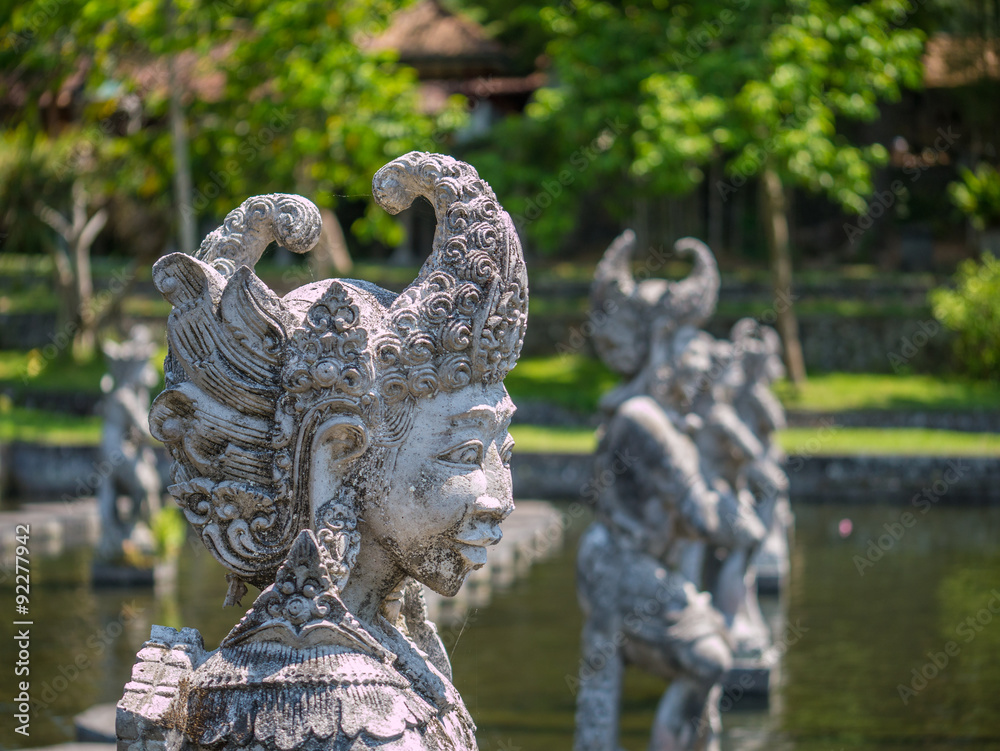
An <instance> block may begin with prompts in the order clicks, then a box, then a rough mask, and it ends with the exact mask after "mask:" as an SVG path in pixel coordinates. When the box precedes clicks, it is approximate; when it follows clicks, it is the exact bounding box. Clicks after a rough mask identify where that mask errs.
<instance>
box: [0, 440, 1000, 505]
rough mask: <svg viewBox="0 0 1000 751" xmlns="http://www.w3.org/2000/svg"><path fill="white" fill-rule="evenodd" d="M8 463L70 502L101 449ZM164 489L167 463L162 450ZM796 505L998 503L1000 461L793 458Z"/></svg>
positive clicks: (587, 487) (540, 487) (580, 458)
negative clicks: (919, 500)
mask: <svg viewBox="0 0 1000 751" xmlns="http://www.w3.org/2000/svg"><path fill="white" fill-rule="evenodd" d="M4 458H5V459H6V461H5V463H4V464H5V467H6V470H5V472H4V474H6V475H7V487H6V488H4V489H3V491H4V492H3V497H5V498H6V497H13V498H17V499H20V500H24V501H29V502H30V501H57V500H62V501H71V500H73V499H75V498H78V497H81V496H88V495H93V494H94V492H95V490H96V488H97V484H98V483H99V481H100V476H101V473H102V472H106V471H108V470H109V468H107V467H102V466H101V464H100V462H98V461H97V448H96V447H89V446H84V447H66V446H59V447H54V446H39V445H35V444H14V445H12V446H10V447H9V448H8V449H7V451H6V453H5V456H4ZM158 459H159V466H160V472H161V474H162V475H163V478H164V485H166V484H167V482H168V475H167V470H168V466H169V459H168V457H167V455H166V452H165V451H162V450H161V451H159V452H158ZM592 466H593V457H592V456H590V455H589V454H530V453H517V454H515V456H514V460H513V462H512V465H511V470H512V473H513V480H514V497H515V498H541V499H546V500H555V499H567V500H578V499H583V500H584V501H587V500H592V499H594V498H596V497H597V493H598V492H599V491H600V488H601V486H602V484H605V483H611V482H614V478H613V477H603V478H602V477H597V478H595V477H594V476H593V470H592ZM786 469H787V471H788V475H789V478H790V480H791V493H792V498H793V501H794V503H841V502H842V503H859V504H871V503H875V502H888V503H897V504H903V503H906V504H909V503H911V502H914V499H915V498H923V499H925V500H926V501H927V502H929V503H933V504H939V505H949V506H950V505H956V506H962V505H992V504H1000V459H998V458H982V457H977V458H947V457H928V456H915V457H914V456H810V457H806V456H791V457H789V459H788V463H787V466H786Z"/></svg>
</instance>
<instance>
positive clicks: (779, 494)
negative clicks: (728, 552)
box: [730, 318, 795, 631]
mask: <svg viewBox="0 0 1000 751" xmlns="http://www.w3.org/2000/svg"><path fill="white" fill-rule="evenodd" d="M730 339H731V340H732V342H733V348H734V349H735V350H736V351H737V352H738V353H739V357H738V363H739V365H740V367H739V368H738V370H739V374H738V382H739V384H740V385H739V387H738V388H737V391H736V395H735V397H734V399H733V406H734V407H735V408H736V411H737V413H738V414H739V416H740V419H741V420H743V422H744V423H745V424H746V425H747V427H749V428H750V430H752V431H753V433H754V435H755V436H756V437H757V440H758V441H760V443H761V445H762V446H763V447H764V451H765V453H766V459H765V460H764V461H763V462H760V463H759V466H758V470H760V471H758V472H757V473H756V476H757V477H758V478H759V481H758V482H757V483H756V493H757V494H758V495H759V496H760V497H761V498H762V499H763V500H762V503H761V505H762V508H763V509H764V513H763V517H764V519H765V524H767V527H768V533H767V538H766V539H765V540H764V542H763V544H762V545H761V547H760V549H759V550H758V551H757V553H756V555H755V556H754V560H753V562H752V565H751V570H752V571H753V573H754V576H756V577H757V582H758V585H759V584H761V583H766V589H767V590H768V591H776V590H778V589H779V588H780V586H781V582H782V581H784V579H785V577H786V576H787V575H788V567H789V551H788V546H789V544H790V539H791V536H792V530H793V527H794V525H795V518H794V516H793V514H792V507H791V503H790V502H789V498H788V476H787V475H786V474H785V472H784V470H782V469H781V465H782V463H783V462H784V460H785V454H784V452H783V451H782V450H781V446H780V445H779V444H778V443H777V442H776V441H775V439H774V432H775V431H776V430H780V429H781V428H784V427H785V409H784V407H782V406H781V402H779V401H778V398H777V397H776V396H775V395H774V392H773V391H771V386H772V384H773V383H774V382H775V381H776V380H778V379H779V378H781V377H782V376H784V374H785V366H784V364H783V363H782V361H781V339H780V338H779V336H778V332H777V331H775V330H774V329H773V328H771V327H770V326H765V325H762V324H761V323H760V322H758V321H756V320H754V319H752V318H742V319H740V320H739V321H737V322H736V324H735V325H734V326H733V328H732V331H731V332H730ZM761 577H763V580H762V579H761ZM754 589H756V587H754ZM758 631H759V629H758Z"/></svg>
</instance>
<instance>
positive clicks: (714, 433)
mask: <svg viewBox="0 0 1000 751" xmlns="http://www.w3.org/2000/svg"><path fill="white" fill-rule="evenodd" d="M634 244H635V237H634V235H633V234H632V233H631V232H625V233H624V234H622V235H621V236H620V237H619V238H618V239H617V240H615V242H614V243H613V244H612V245H611V246H610V247H609V248H608V250H607V252H606V253H605V256H604V258H603V259H602V261H601V263H600V264H599V265H598V268H597V272H596V276H595V279H594V285H593V288H592V294H591V302H592V312H593V314H594V315H593V318H594V320H595V321H597V320H600V321H601V324H600V325H599V326H598V328H597V331H596V332H595V336H594V342H595V345H596V348H597V350H598V352H599V353H600V355H601V357H602V359H604V361H605V363H606V364H607V365H608V366H609V367H611V368H613V369H615V370H617V371H618V372H620V373H622V374H623V375H624V376H626V378H627V380H626V381H625V382H623V384H622V385H620V386H619V387H617V388H616V389H614V390H613V391H611V392H610V393H608V394H606V395H605V396H604V398H603V399H602V402H601V404H602V407H603V409H604V411H605V421H604V425H603V427H602V431H601V441H600V445H599V446H598V450H597V455H596V457H595V471H594V477H595V482H594V484H593V485H592V486H591V489H592V490H594V491H596V492H594V493H592V495H594V496H596V500H595V513H596V517H597V520H596V521H595V523H594V524H593V526H592V527H591V528H590V529H589V530H588V531H587V532H586V533H585V534H584V536H583V538H582V540H581V544H580V550H579V554H578V559H577V571H578V593H579V598H580V604H581V607H582V608H583V610H584V614H585V618H586V620H585V626H584V630H583V639H582V649H583V655H582V659H581V667H580V678H579V692H578V695H577V727H576V739H575V748H576V749H577V751H584V750H585V749H586V750H591V749H592V750H593V751H597V749H609V748H616V747H617V736H618V711H619V709H618V708H619V703H620V698H621V680H622V669H623V666H624V664H625V663H627V662H631V663H634V664H635V665H637V666H638V667H640V668H642V669H644V670H646V671H648V672H651V673H653V674H654V675H657V676H659V677H662V678H663V679H665V680H667V681H669V682H670V685H669V687H668V689H667V691H666V693H665V694H664V695H663V698H662V700H661V702H660V706H659V709H658V711H657V715H656V719H655V721H654V725H653V730H652V737H651V742H650V743H651V745H650V747H651V748H671V749H695V748H697V749H717V748H718V739H717V738H718V732H719V722H720V720H719V711H718V702H719V695H720V682H721V681H722V679H723V677H724V676H725V675H726V674H727V673H728V672H729V671H730V669H731V667H732V665H733V661H734V656H735V657H738V658H742V659H741V663H745V658H747V657H754V656H756V657H760V656H761V655H762V654H763V652H764V650H765V649H766V648H767V646H768V644H769V634H768V631H767V626H766V624H765V622H764V619H763V616H762V615H761V614H760V608H759V606H758V604H757V600H756V587H755V586H754V581H753V579H754V571H755V568H754V566H755V561H756V560H757V557H758V556H760V555H761V553H760V550H761V543H762V542H763V540H764V539H765V537H767V536H768V533H769V530H771V529H772V528H774V527H778V530H777V532H776V533H775V534H776V535H777V536H779V537H780V536H781V535H783V534H784V526H783V525H785V524H787V523H788V521H787V517H788V514H789V513H790V512H788V511H787V491H788V478H787V476H786V475H785V474H784V472H783V471H782V469H781V466H780V464H781V461H782V459H783V457H782V456H781V453H780V451H779V450H778V449H777V448H776V447H775V446H774V444H773V443H772V441H771V435H772V433H773V432H774V430H776V429H777V428H779V427H781V426H783V424H784V413H783V411H782V409H781V406H780V404H779V403H778V401H777V400H776V399H775V398H774V396H773V395H772V394H771V392H770V390H769V388H768V386H769V384H770V382H771V380H773V379H774V378H775V377H776V376H777V375H779V374H780V360H779V359H778V347H777V344H778V343H777V338H776V334H774V332H773V331H772V330H771V329H769V328H767V327H766V326H759V325H758V324H757V322H756V321H752V320H749V319H746V320H743V321H740V322H739V323H737V325H736V326H735V327H734V328H733V331H732V332H731V336H732V341H720V340H716V339H715V338H714V337H712V336H710V335H709V334H708V333H706V332H705V331H702V330H701V327H702V326H703V325H704V324H705V322H706V321H707V320H708V318H709V316H710V315H711V314H712V312H713V311H714V309H715V305H716V302H717V299H718V290H719V274H718V269H717V267H716V264H715V259H714V257H713V256H712V254H711V251H709V249H708V248H707V247H706V246H705V245H704V244H703V243H701V242H699V241H697V240H694V239H692V238H685V239H683V240H680V241H678V242H677V244H676V245H675V249H676V251H677V252H678V253H681V254H684V255H688V256H690V257H692V259H693V268H692V271H691V274H690V275H689V276H688V277H687V278H686V279H684V280H682V281H679V282H668V281H665V280H661V279H646V280H644V281H641V282H636V280H635V279H634V278H633V276H632V272H631V267H630V263H631V257H632V251H633V246H634ZM599 311H600V312H602V313H603V314H604V315H603V316H598V315H597V314H598V312H599ZM607 478H612V479H611V481H610V482H609V481H607ZM778 554H779V555H781V554H783V555H785V556H787V548H785V549H783V550H779V553H778Z"/></svg>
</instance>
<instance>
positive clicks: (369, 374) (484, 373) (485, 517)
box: [118, 152, 528, 750]
mask: <svg viewBox="0 0 1000 751" xmlns="http://www.w3.org/2000/svg"><path fill="white" fill-rule="evenodd" d="M373 193H374V197H375V200H376V201H377V202H378V203H379V205H381V206H382V207H383V208H385V209H386V210H388V211H389V212H390V213H393V214H395V213H398V212H399V211H401V210H403V209H405V208H406V207H408V206H409V205H410V204H411V203H412V202H413V200H414V199H415V198H416V197H417V196H423V197H425V198H426V199H427V200H428V201H429V202H430V203H431V205H432V206H433V207H434V210H435V214H436V217H437V230H436V234H435V237H434V246H433V251H432V253H431V256H430V258H429V259H428V260H427V262H426V263H425V264H424V266H423V268H422V269H421V271H420V274H419V276H418V277H417V279H416V280H415V281H414V282H413V283H412V284H411V285H410V286H409V287H408V288H407V289H406V290H404V291H403V292H402V293H401V294H399V295H396V294H394V293H392V292H389V291H387V290H384V289H381V288H380V287H377V286H375V285H373V284H370V283H368V282H364V281H357V280H348V279H343V280H337V279H328V280H323V281H319V282H314V283H312V284H308V285H306V286H304V287H300V288H299V289H296V290H294V291H292V292H290V293H289V294H288V295H286V296H285V297H283V298H279V297H277V296H276V295H275V294H274V293H273V292H272V291H271V290H270V289H269V288H268V287H267V285H265V284H264V283H263V282H262V281H261V280H260V279H259V278H257V277H256V276H255V275H254V273H253V266H254V264H255V263H256V261H257V260H258V259H259V258H260V255H261V253H262V252H263V250H264V248H265V247H266V246H267V245H268V243H269V242H271V241H272V239H274V240H277V242H279V243H281V244H282V245H284V246H285V247H287V248H289V249H291V250H293V251H295V252H299V253H301V252H305V251H307V250H308V249H309V248H310V247H312V245H313V244H314V243H315V242H316V240H317V238H318V237H319V234H320V217H319V212H318V210H317V208H316V207H315V206H314V205H313V204H312V203H310V202H309V201H307V200H305V199H303V198H301V197H298V196H290V195H269V196H257V197H255V198H251V199H248V200H247V201H246V202H244V204H243V205H242V206H241V207H240V208H238V209H236V210H235V211H233V212H231V213H230V214H229V216H227V217H226V220H225V223H224V224H223V226H222V227H220V228H219V229H218V230H216V231H215V232H213V233H212V234H210V235H209V236H208V237H207V238H206V240H205V241H204V242H203V243H202V246H201V248H200V249H199V251H198V252H197V254H196V255H195V256H194V257H190V256H186V255H183V254H179V253H175V254H172V255H169V256H166V257H165V258H163V259H161V260H160V261H159V262H158V263H157V264H156V266H155V267H154V281H155V283H156V285H157V287H158V289H159V290H160V291H161V292H162V293H163V294H164V296H165V297H166V298H167V299H168V300H169V301H170V302H171V303H172V304H173V306H174V311H173V313H172V314H171V317H170V321H169V324H168V342H169V347H170V353H169V356H168V358H167V362H166V375H167V388H166V390H165V391H164V392H163V393H162V394H160V396H159V397H158V398H157V399H156V402H155V403H154V405H153V408H152V410H151V412H150V426H151V429H152V432H153V434H154V435H155V436H156V437H157V438H159V439H160V440H162V441H163V442H164V443H165V444H166V445H167V448H168V449H169V451H170V453H171V456H172V457H173V459H174V464H173V479H174V485H172V486H171V487H170V488H169V490H170V492H171V494H173V496H174V497H175V498H176V499H177V500H178V502H179V503H180V505H181V507H182V508H183V510H184V514H185V515H186V517H187V519H188V520H189V521H190V522H191V524H192V525H193V526H194V527H195V529H196V530H197V531H198V532H199V534H200V536H201V538H202V540H203V541H204V542H205V544H206V546H207V547H208V549H209V550H210V551H211V553H212V554H213V555H214V556H215V557H216V558H217V559H218V560H219V561H220V562H221V563H222V564H223V566H225V567H226V569H228V571H229V574H228V577H229V581H230V590H229V595H228V596H227V602H228V603H229V604H238V602H239V600H240V598H241V597H242V596H244V595H245V593H246V592H247V586H248V585H252V586H255V587H257V588H260V589H261V590H263V591H262V592H261V594H260V595H259V596H258V597H257V598H256V600H255V601H254V603H253V605H252V607H251V608H250V610H248V611H247V613H246V615H245V616H244V617H243V619H242V620H241V621H240V622H239V623H238V624H237V625H236V626H235V627H234V628H233V629H232V631H231V632H230V633H229V635H228V636H226V638H225V639H224V640H223V641H222V644H221V646H220V647H219V648H218V649H217V650H215V651H211V652H209V651H206V650H205V649H204V646H203V644H202V641H201V637H200V635H199V634H198V632H197V631H194V630H193V629H183V630H182V631H180V632H177V631H174V630H173V629H166V628H162V627H154V629H153V633H152V636H151V639H150V641H149V642H147V644H146V646H145V647H144V648H143V650H142V651H141V652H140V653H139V655H138V661H137V663H136V666H135V668H134V671H133V676H132V681H131V682H130V683H129V684H128V685H127V686H126V689H125V696H124V697H123V698H122V700H121V702H120V703H119V709H118V738H119V743H126V742H127V743H129V744H133V745H129V746H128V747H129V748H131V749H153V748H157V749H160V748H163V745H162V744H163V743H164V739H168V740H167V743H168V747H169V748H178V749H195V748H212V749H236V748H245V747H246V748H254V749H269V750H270V749H347V748H351V749H368V748H386V749H387V748H396V749H474V748H476V740H475V734H474V733H475V726H474V724H473V722H472V719H471V717H470V716H469V713H468V712H467V711H466V708H465V705H464V703H463V701H462V697H461V696H460V695H459V694H458V692H457V691H456V690H455V688H454V686H453V685H452V683H451V668H450V664H449V662H448V657H447V655H446V653H445V651H444V648H443V646H442V644H441V641H440V639H439V638H438V636H437V632H436V629H435V627H434V624H433V623H430V622H429V621H428V620H427V615H426V607H425V605H424V603H423V599H422V588H421V585H425V586H427V587H429V588H430V589H432V590H434V591H435V592H437V593H439V594H442V595H446V596H451V595H454V594H455V593H457V592H458V590H459V588H460V587H461V586H462V583H463V582H464V581H465V579H466V577H467V576H468V575H469V573H470V572H471V571H473V570H474V569H477V568H480V567H482V566H483V565H484V564H485V562H486V549H487V547H489V546H490V545H493V544H495V543H496V542H497V541H498V540H499V539H500V536H501V533H500V523H501V522H502V521H503V520H504V519H505V518H506V517H507V516H508V515H509V514H510V513H511V511H512V510H513V502H512V497H511V480H510V470H509V465H508V463H509V460H510V452H511V448H512V440H511V438H510V435H509V434H508V425H509V423H510V418H511V415H512V413H513V411H514V406H513V404H512V403H511V401H510V398H509V397H508V396H507V392H506V390H505V389H504V387H503V379H504V377H505V375H506V374H507V372H508V371H509V370H510V369H511V368H512V367H513V366H514V363H515V362H516V360H517V357H518V354H519V352H520V349H521V344H522V341H523V337H524V331H525V325H526V321H527V305H528V288H527V277H526V273H525V266H524V260H523V257H522V253H521V246H520V243H519V241H518V237H517V234H516V232H515V230H514V226H513V223H512V222H511V220H510V217H509V216H508V215H507V213H506V212H505V211H504V210H503V209H502V208H501V206H500V205H499V203H498V202H497V199H496V197H495V196H494V194H493V191H492V190H491V189H490V187H489V186H488V185H487V184H486V183H485V182H483V181H482V180H481V179H480V178H479V176H478V175H477V174H476V171H475V170H474V169H473V168H472V167H470V166H469V165H468V164H465V163H463V162H459V161H456V160H454V159H452V158H450V157H447V156H441V155H436V154H423V153H417V152H413V153H410V154H407V155H406V156H403V157H400V158H399V159H396V160H395V161H393V162H391V163H390V164H388V165H386V166H385V167H383V168H382V169H381V170H379V171H378V173H377V174H376V175H375V177H374V180H373Z"/></svg>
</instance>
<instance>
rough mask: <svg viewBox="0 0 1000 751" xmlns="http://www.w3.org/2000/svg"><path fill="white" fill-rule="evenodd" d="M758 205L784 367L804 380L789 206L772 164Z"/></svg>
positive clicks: (765, 173) (797, 379)
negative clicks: (796, 310)
mask: <svg viewBox="0 0 1000 751" xmlns="http://www.w3.org/2000/svg"><path fill="white" fill-rule="evenodd" d="M761 197H762V200H761V207H762V210H763V214H764V216H763V217H762V218H763V224H764V233H765V235H766V236H767V247H768V254H769V256H770V259H771V279H772V287H773V290H774V312H775V316H776V319H775V320H776V324H777V329H778V333H779V334H780V335H781V341H782V343H783V344H784V361H785V368H786V370H787V371H788V377H789V378H790V379H791V381H792V383H795V384H800V383H804V382H805V380H806V366H805V362H804V360H803V358H802V343H801V342H800V341H799V322H798V320H797V319H796V317H795V309H794V307H793V305H792V301H793V299H794V297H793V295H792V252H791V247H790V245H789V241H788V210H787V205H786V202H785V189H784V186H783V185H782V184H781V178H780V177H779V176H778V173H777V172H775V171H774V169H773V168H771V167H765V168H764V170H763V172H762V173H761Z"/></svg>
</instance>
